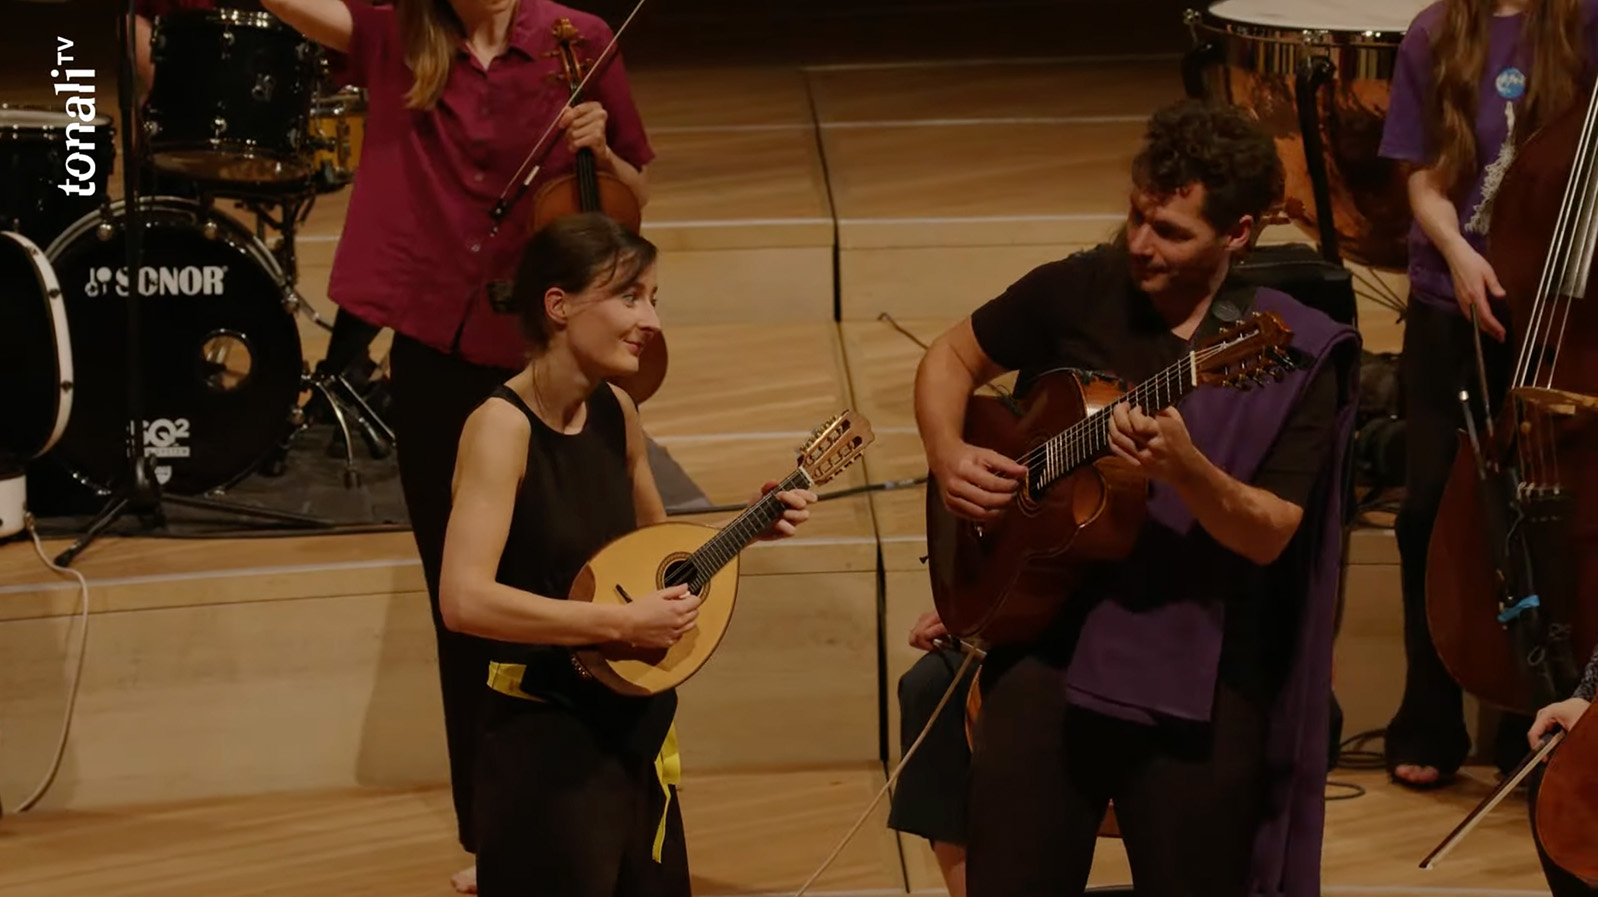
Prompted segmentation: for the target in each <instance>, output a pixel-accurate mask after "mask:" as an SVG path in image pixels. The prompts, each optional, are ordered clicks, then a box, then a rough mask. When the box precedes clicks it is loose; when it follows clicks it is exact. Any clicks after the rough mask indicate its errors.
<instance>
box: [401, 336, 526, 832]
mask: <svg viewBox="0 0 1598 897" xmlns="http://www.w3.org/2000/svg"><path fill="white" fill-rule="evenodd" d="M389 364H390V369H391V378H392V384H391V388H392V390H393V398H394V410H393V413H392V415H391V421H390V422H391V424H392V425H393V427H394V436H395V440H396V442H397V443H398V446H397V456H398V461H399V473H400V487H401V489H402V490H403V491H404V493H405V508H406V511H407V513H408V514H409V515H410V519H411V531H412V534H413V535H414V536H415V538H416V550H417V552H418V553H419V554H421V557H422V573H423V575H424V576H425V577H426V578H427V594H428V598H429V599H430V601H431V603H432V606H433V628H434V630H435V632H436V633H437V636H438V678H439V687H440V690H441V692H442V694H443V700H444V734H445V738H446V740H447V742H448V745H449V777H450V787H451V789H452V790H453V792H454V799H455V820H456V825H457V828H458V830H459V835H460V841H461V847H463V848H465V849H466V851H467V852H468V853H473V852H475V851H476V840H475V838H474V837H473V833H472V820H473V813H472V797H473V789H472V773H473V768H474V766H475V764H476V758H477V743H478V733H479V727H480V716H481V713H482V704H483V696H484V695H485V694H490V692H489V691H488V687H487V680H488V660H489V657H488V647H489V643H488V642H486V641H485V640H483V639H480V638H477V637H475V636H469V635H462V634H460V633H458V632H451V631H449V630H448V629H446V628H445V627H444V620H443V617H442V616H440V615H439V610H438V577H439V569H440V567H441V566H442V564H443V560H444V532H445V530H446V528H447V527H448V524H449V509H450V484H451V482H452V479H453V477H454V473H455V452H456V449H457V448H458V446H459V443H460V437H461V430H462V429H463V428H464V427H465V426H466V418H467V417H468V416H470V415H471V413H472V410H473V409H474V408H476V407H477V405H478V403H480V402H482V401H483V399H485V398H487V397H488V394H489V393H490V392H492V391H493V389H494V387H495V386H497V385H498V384H500V383H503V382H505V381H506V380H509V379H510V378H511V377H512V376H513V375H514V374H515V371H508V370H502V369H499V368H490V367H483V366H481V365H475V364H471V363H469V362H466V361H463V360H462V359H460V358H457V357H454V356H451V355H445V354H443V353H442V352H438V351H436V350H434V349H432V348H429V347H428V346H425V345H423V344H421V343H419V342H417V341H415V340H413V339H409V338H407V337H403V336H400V335H398V334H396V335H395V337H394V348H393V351H392V352H391V353H390V355H389Z"/></svg>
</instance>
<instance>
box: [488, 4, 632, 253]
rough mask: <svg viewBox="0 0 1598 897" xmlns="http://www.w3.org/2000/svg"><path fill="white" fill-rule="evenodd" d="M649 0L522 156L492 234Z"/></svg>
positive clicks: (625, 23)
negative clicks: (563, 120)
mask: <svg viewBox="0 0 1598 897" xmlns="http://www.w3.org/2000/svg"><path fill="white" fill-rule="evenodd" d="M648 2H649V0H638V3H637V5H635V6H634V7H633V11H632V12H630V13H628V14H627V19H626V20H625V21H623V22H622V23H621V27H620V28H617V29H616V33H615V34H613V35H611V38H610V43H609V44H607V45H606V46H605V49H604V50H602V51H600V54H599V56H597V57H595V58H594V60H593V61H592V62H590V63H589V64H588V72H587V73H586V74H584V75H583V80H582V81H581V82H579V83H578V84H577V89H576V90H574V91H572V95H571V97H569V98H568V99H567V100H566V102H565V103H564V104H562V105H561V107H560V111H559V112H557V113H555V118H554V120H553V121H551V122H550V123H549V127H547V128H545V129H544V134H543V136H541V137H539V138H538V142H537V143H535V144H533V150H532V152H530V153H528V154H527V158H525V159H523V160H522V164H521V165H519V166H517V168H516V174H515V175H514V176H513V177H512V178H511V181H510V183H508V184H506V185H505V189H504V190H501V191H500V193H499V201H498V202H496V203H494V208H493V210H492V211H490V212H489V215H490V216H492V217H493V219H494V227H493V229H492V230H491V231H489V233H490V235H492V234H495V233H498V232H499V225H500V222H501V221H503V220H504V218H505V216H506V215H507V214H509V212H510V207H511V206H513V205H515V204H516V201H517V200H519V199H521V198H522V194H524V193H526V192H527V188H528V187H531V186H532V184H533V181H534V180H536V179H537V178H538V173H539V172H540V171H542V170H543V168H544V161H543V160H544V156H545V154H547V153H548V152H549V150H550V147H551V146H552V145H553V143H554V141H553V140H552V138H553V137H554V135H555V128H556V127H557V126H558V125H559V124H560V117H561V116H562V115H565V114H566V110H567V109H570V108H571V107H572V106H573V105H574V104H576V103H577V101H578V98H579V97H581V96H582V95H583V91H584V90H586V89H587V88H588V82H589V81H590V80H591V79H592V78H593V77H594V76H595V75H597V74H598V73H599V70H600V69H601V68H604V66H605V64H606V63H608V62H609V61H610V59H611V57H612V56H614V55H615V52H616V47H617V45H618V44H619V43H620V42H621V36H622V34H623V33H624V32H625V31H626V30H627V29H628V27H630V26H631V25H632V23H633V19H635V18H637V17H638V12H639V10H641V9H643V8H644V4H645V3H648ZM529 165H531V166H532V170H531V171H527V167H528V166H529ZM524 171H526V172H527V175H526V177H523V176H522V172H524Z"/></svg>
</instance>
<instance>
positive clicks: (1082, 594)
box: [915, 101, 1359, 897]
mask: <svg viewBox="0 0 1598 897" xmlns="http://www.w3.org/2000/svg"><path fill="white" fill-rule="evenodd" d="M1282 177H1283V175H1282V169H1281V163H1280V162H1279V160H1278V159H1277V156H1276V152H1275V148H1274V146H1273V145H1272V142H1271V140H1270V138H1269V137H1268V136H1267V135H1266V134H1265V133H1263V131H1262V130H1261V129H1260V128H1259V126H1258V125H1257V124H1256V123H1254V121H1253V120H1252V119H1251V118H1249V117H1248V116H1247V115H1246V114H1244V113H1243V112H1241V111H1239V110H1237V109H1233V108H1227V107H1218V106H1210V105H1204V104H1200V103H1197V102H1194V101H1186V102H1183V103H1179V104H1176V105H1174V106H1171V107H1168V108H1166V109H1162V110H1161V111H1160V112H1158V113H1156V114H1155V116H1154V117H1153V118H1152V119H1151V121H1150V122H1149V126H1148V131H1147V134H1146V140H1145V144H1144V146H1143V148H1142V151H1141V152H1140V154H1139V155H1138V157H1137V159H1136V161H1135V162H1134V166H1133V172H1132V184H1131V201H1130V209H1129V212H1128V215H1127V222H1126V227H1125V231H1124V237H1123V238H1121V239H1117V240H1116V241H1115V243H1114V244H1112V245H1106V246H1100V247H1098V248H1096V249H1093V250H1090V251H1086V252H1081V253H1078V254H1075V255H1073V256H1071V257H1069V258H1066V259H1064V260H1062V261H1057V262H1052V263H1049V264H1046V265H1043V266H1041V267H1039V268H1037V269H1035V270H1033V271H1032V272H1031V273H1029V274H1027V275H1026V276H1025V277H1023V278H1022V279H1021V280H1020V281H1018V282H1017V283H1015V284H1014V285H1013V286H1011V287H1010V288H1009V289H1008V290H1007V291H1006V292H1005V293H1004V294H1003V295H1001V296H999V297H998V298H996V299H994V300H992V301H991V302H988V303H987V304H986V305H984V306H983V307H981V308H980V309H978V310H977V311H976V312H975V313H973V314H972V315H971V316H970V317H968V318H967V319H965V320H963V321H961V322H960V323H959V324H957V325H956V326H955V327H953V328H952V329H950V330H949V331H948V332H946V333H944V334H943V335H942V336H941V337H939V338H938V340H937V341H936V342H935V343H934V344H933V346H932V347H931V349H930V350H929V351H928V352H927V355H926V357H925V358H924V359H923V361H922V363H921V367H920V369H919V371H918V372H917V377H916V387H915V389H916V393H915V406H916V419H917V423H918V425H919V428H920V432H921V436H922V440H923V443H924V446H925V449H926V452H927V457H928V461H929V466H930V469H931V471H932V473H933V475H934V476H935V478H936V480H937V483H938V488H939V490H940V496H941V499H942V501H943V503H944V505H945V506H946V507H947V508H948V509H949V510H950V511H952V512H953V513H955V514H957V515H959V516H961V517H963V518H966V519H967V520H970V521H974V522H977V523H992V522H993V521H995V520H997V519H998V518H999V517H1000V515H1003V514H1005V513H1007V509H1008V508H1009V506H1010V505H1011V504H1012V502H1014V500H1015V498H1016V495H1017V491H1018V488H1019V487H1020V481H1019V480H1018V478H1024V477H1025V476H1026V474H1027V469H1026V468H1025V467H1022V466H1021V465H1019V464H1017V463H1016V462H1015V461H1013V460H1011V459H1009V458H1006V457H1003V456H1001V455H999V454H998V453H995V452H992V451H989V450H986V449H982V448H978V447H976V446H973V445H971V444H969V443H968V442H966V441H965V438H964V436H963V430H962V426H963V420H964V416H965V413H966V407H967V400H968V397H969V396H970V395H971V393H972V391H973V389H974V388H976V387H977V386H979V385H981V384H984V383H987V382H989V381H990V380H992V379H994V378H995V377H998V376H999V375H1000V374H1002V373H1004V372H1006V371H1008V370H1019V371H1021V372H1022V377H1021V385H1020V387H1019V388H1020V390H1021V391H1022V392H1024V391H1025V388H1026V384H1027V381H1028V380H1029V378H1030V377H1031V376H1032V375H1036V374H1041V373H1043V372H1046V371H1049V370H1053V369H1058V368H1062V367H1069V368H1075V369H1081V370H1087V371H1096V372H1104V373H1111V374H1114V375H1116V376H1118V377H1121V378H1123V379H1125V380H1127V381H1128V382H1133V383H1135V382H1139V381H1142V380H1145V379H1147V378H1148V377H1150V376H1151V375H1153V374H1154V373H1156V372H1158V371H1160V370H1161V369H1162V368H1165V367H1166V366H1168V365H1170V364H1171V363H1173V362H1175V361H1177V360H1178V359H1180V358H1182V357H1183V356H1184V355H1185V354H1187V353H1189V352H1191V351H1193V345H1194V343H1195V342H1196V341H1199V340H1203V339H1204V338H1206V337H1207V336H1209V335H1211V334H1213V333H1216V332H1218V331H1219V330H1220V329H1221V328H1222V327H1224V326H1226V325H1227V324H1229V323H1231V322H1232V321H1235V320H1238V319H1240V318H1241V317H1243V316H1245V315H1246V314H1248V313H1249V312H1250V311H1251V310H1253V311H1270V312H1274V313H1275V314H1277V315H1278V316H1280V318H1281V319H1282V320H1283V321H1284V322H1285V323H1286V324H1287V326H1288V327H1289V328H1290V329H1291V330H1292V332H1293V348H1294V350H1296V352H1297V353H1298V354H1299V357H1300V358H1303V359H1308V360H1307V361H1304V362H1303V363H1301V364H1299V365H1298V369H1297V370H1294V371H1292V372H1291V373H1290V374H1288V375H1287V376H1286V378H1285V380H1283V381H1282V382H1280V383H1276V384H1272V385H1270V386H1267V387H1265V388H1263V389H1259V390H1254V391H1249V392H1238V391H1234V390H1215V389H1210V390H1202V389H1201V390H1199V391H1197V392H1194V393H1192V394H1190V395H1188V396H1187V397H1186V398H1185V399H1183V400H1182V401H1181V402H1180V403H1179V405H1178V406H1177V407H1172V408H1168V409H1165V410H1159V409H1140V408H1137V407H1129V406H1128V405H1127V404H1125V403H1122V404H1119V405H1117V406H1116V407H1115V409H1114V411H1113V422H1112V424H1111V427H1110V443H1111V450H1112V451H1113V453H1114V457H1115V458H1116V459H1119V463H1122V464H1124V465H1129V466H1131V467H1132V468H1134V469H1137V470H1139V471H1141V473H1142V474H1144V475H1145V476H1146V477H1147V478H1148V480H1149V481H1150V489H1149V499H1148V511H1149V514H1148V519H1147V521H1146V523H1145V524H1144V525H1143V527H1142V528H1141V529H1140V530H1138V531H1137V538H1136V543H1135V547H1134V548H1133V549H1132V551H1131V553H1130V555H1129V556H1128V558H1127V559H1126V560H1125V561H1124V562H1122V563H1116V564H1106V565H1103V566H1102V567H1099V568H1095V572H1094V573H1093V574H1092V575H1090V576H1089V577H1088V580H1087V581H1086V582H1084V583H1081V584H1078V585H1077V586H1076V587H1075V590H1074V592H1073V594H1072V597H1071V599H1070V601H1069V602H1068V603H1067V604H1065V605H1064V608H1065V609H1064V610H1063V611H1062V612H1061V613H1060V614H1059V615H1058V617H1057V618H1056V619H1055V620H1054V621H1053V622H1052V624H1050V625H1049V626H1048V628H1047V631H1045V632H1041V633H1038V634H1037V636H1036V638H1035V639H1034V640H1033V641H1032V643H1030V644H1004V645H996V646H993V647H992V650H990V652H989V654H988V657H987V660H986V661H985V663H984V666H983V671H982V677H981V681H982V683H983V699H982V710H981V714H980V717H979V720H978V723H977V728H976V733H975V750H974V753H973V758H972V770H971V782H970V791H969V806H968V810H967V812H968V828H969V831H968V836H969V857H968V866H967V869H966V875H967V885H968V887H969V893H971V894H972V895H974V897H994V895H1017V897H1021V895H1035V894H1068V893H1081V892H1082V889H1083V888H1084V887H1085V885H1086V883H1087V879H1088V872H1089V868H1090V866H1091V864H1092V857H1093V847H1094V843H1095V837H1096V834H1097V831H1098V827H1099V823H1100V821H1101V820H1102V819H1103V817H1104V815H1105V811H1106V807H1107V805H1108V804H1109V803H1110V802H1111V801H1112V800H1113V801H1114V804H1115V809H1116V816H1117V820H1118V822H1119V824H1120V828H1121V833H1122V836H1123V838H1124V839H1125V843H1126V848H1127V853H1128V856H1129V857H1130V860H1131V865H1132V874H1133V878H1134V881H1135V887H1136V889H1137V891H1138V893H1139V894H1140V895H1163V894H1204V895H1212V897H1213V895H1223V894H1237V895H1241V894H1244V893H1245V892H1247V893H1255V892H1258V893H1274V894H1290V895H1300V894H1303V895H1311V894H1315V893H1318V890H1317V889H1318V883H1319V859H1320V841H1321V830H1322V818H1323V807H1322V796H1323V784H1324V778H1325V772H1326V769H1327V766H1326V749H1327V748H1326V745H1327V735H1326V727H1327V725H1328V720H1327V715H1328V714H1327V707H1328V701H1329V696H1330V655H1331V640H1332V631H1331V630H1332V621H1333V608H1334V605H1335V593H1336V580H1337V572H1338V561H1339V558H1340V546H1341V540H1340V526H1339V524H1340V522H1341V519H1340V518H1341V501H1342V478H1341V474H1342V470H1343V460H1344V457H1345V451H1344V449H1345V447H1346V445H1347V443H1348V441H1349V438H1350V434H1351V427H1352V399H1353V396H1354V377H1355V376H1356V375H1357V361H1358V357H1359V340H1358V336H1357V334H1356V333H1355V332H1354V331H1353V330H1352V329H1351V328H1347V327H1343V326H1341V325H1337V324H1334V323H1333V322H1332V321H1331V320H1330V319H1329V318H1327V317H1325V316H1324V315H1322V314H1320V313H1319V312H1316V311H1313V310H1310V309H1308V308H1306V307H1304V306H1302V305H1300V304H1298V303H1296V302H1294V301H1293V300H1292V299H1290V298H1288V297H1287V296H1285V295H1284V294H1281V293H1278V292H1276V291H1272V290H1266V289H1260V290H1257V291H1255V290H1251V289H1248V288H1241V287H1239V286H1238V285H1236V284H1234V283H1229V282H1228V273H1229V271H1230V267H1231V264H1232V260H1233V259H1234V258H1235V257H1236V256H1237V255H1238V254H1240V253H1242V252H1243V251H1245V250H1246V249H1247V248H1248V247H1249V245H1250V244H1251V243H1252V241H1253V239H1254V238H1255V237H1256V235H1257V232H1258V229H1259V226H1260V222H1261V220H1262V216H1263V215H1264V213H1265V212H1266V210H1267V209H1268V207H1269V206H1270V205H1271V203H1272V202H1273V201H1274V200H1275V199H1276V198H1277V197H1278V196H1279V195H1280V191H1281V185H1282ZM1327 362H1331V363H1327ZM1178 407H1179V408H1180V410H1178ZM1056 488H1058V486H1056ZM1061 588H1062V590H1063V589H1064V588H1065V587H1064V586H1063V585H1062V586H1061ZM961 634H962V635H965V634H966V633H961Z"/></svg>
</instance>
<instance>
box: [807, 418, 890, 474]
mask: <svg viewBox="0 0 1598 897" xmlns="http://www.w3.org/2000/svg"><path fill="white" fill-rule="evenodd" d="M876 438H877V437H876V434H874V433H872V432H871V422H870V421H868V420H866V416H865V415H863V414H861V413H860V412H858V411H853V410H850V411H845V412H843V413H842V414H839V415H838V416H836V417H834V418H832V419H831V420H829V421H827V422H826V423H824V424H822V425H821V426H820V427H817V428H816V429H815V430H814V431H813V432H811V434H810V439H809V441H808V442H806V443H805V444H804V445H803V446H801V447H800V449H799V467H800V468H801V469H803V470H804V472H805V475H806V476H808V477H810V482H811V483H812V484H814V485H817V486H819V485H821V484H822V483H825V482H827V481H828V480H830V479H832V478H833V477H835V476H837V475H838V474H840V473H843V471H844V468H846V467H848V466H849V465H850V464H853V463H854V462H855V459H856V458H859V457H860V456H861V455H862V454H864V453H865V450H866V446H868V445H870V444H871V443H872V442H874V441H875V440H876Z"/></svg>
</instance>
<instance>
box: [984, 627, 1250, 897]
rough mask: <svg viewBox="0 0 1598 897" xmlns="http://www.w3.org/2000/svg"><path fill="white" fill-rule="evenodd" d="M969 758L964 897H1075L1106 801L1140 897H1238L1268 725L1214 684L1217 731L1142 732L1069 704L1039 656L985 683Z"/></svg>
mask: <svg viewBox="0 0 1598 897" xmlns="http://www.w3.org/2000/svg"><path fill="white" fill-rule="evenodd" d="M993 674H994V671H992V670H990V669H989V668H988V667H987V666H985V667H984V668H983V672H982V678H983V681H984V682H985V683H986V684H987V687H986V688H985V689H984V691H983V699H982V713H981V716H980V717H979V720H978V723H977V731H976V751H975V753H974V754H973V756H972V768H971V792H970V807H969V812H970V845H969V847H968V853H967V857H966V886H967V888H968V889H969V892H970V894H971V895H972V897H1037V895H1041V894H1080V893H1082V891H1083V889H1084V888H1085V887H1086V886H1087V880H1088V872H1089V870H1090V868H1091V867H1092V864H1093V851H1094V846H1095V843H1096V841H1097V837H1098V829H1099V824H1100V823H1101V821H1102V820H1103V818H1104V814H1105V810H1106V809H1107V807H1108V805H1109V803H1110V801H1111V800H1114V801H1115V813H1116V820H1117V822H1118V823H1119V824H1120V828H1121V835H1122V838H1123V840H1124V843H1125V846H1126V853H1127V858H1128V860H1130V862H1131V866H1132V878H1133V884H1134V887H1135V888H1136V890H1137V893H1138V895H1139V897H1164V895H1195V897H1197V895H1203V897H1225V895H1239V897H1241V895H1243V894H1244V893H1245V892H1246V889H1247V884H1248V877H1249V875H1248V873H1249V861H1250V857H1251V855H1252V852H1253V843H1254V835H1255V830H1256V829H1257V828H1258V826H1259V822H1260V819H1261V815H1262V813H1263V809H1264V800H1265V797H1264V789H1265V778H1264V757H1265V719H1264V715H1263V713H1261V712H1260V710H1259V708H1257V707H1255V706H1254V705H1252V704H1251V703H1249V702H1248V701H1246V700H1245V699H1243V698H1242V697H1241V696H1239V695H1238V694H1236V693H1235V692H1232V691H1231V690H1229V689H1227V688H1226V687H1224V686H1222V687H1221V688H1220V689H1219V690H1218V693H1217V696H1216V706H1215V711H1214V714H1213V717H1214V718H1213V721H1212V722H1211V723H1209V724H1194V725H1187V726H1180V727H1178V726H1160V727H1153V726H1142V725H1137V724H1134V723H1129V722H1125V721H1122V720H1117V719H1112V718H1110V717H1107V716H1103V715H1100V714H1097V713H1093V712H1091V711H1087V710H1083V709H1081V708H1077V707H1072V706H1070V705H1068V704H1067V703H1066V700H1065V688H1064V681H1063V680H1064V674H1063V672H1062V671H1061V670H1060V669H1059V668H1057V667H1053V666H1050V665H1048V664H1046V663H1044V662H1043V661H1041V660H1038V659H1036V658H1032V657H1028V658H1024V659H1022V660H1019V661H1017V662H1016V663H1015V665H1014V666H1011V667H1010V668H1009V669H1007V670H1004V671H1003V672H1002V673H998V674H997V678H995V679H991V680H990V679H989V677H990V675H993Z"/></svg>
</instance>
